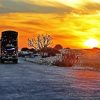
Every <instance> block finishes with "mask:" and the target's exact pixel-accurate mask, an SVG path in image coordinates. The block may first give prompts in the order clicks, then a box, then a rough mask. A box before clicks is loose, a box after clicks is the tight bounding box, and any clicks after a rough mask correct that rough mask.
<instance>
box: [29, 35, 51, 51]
mask: <svg viewBox="0 0 100 100" xmlns="http://www.w3.org/2000/svg"><path fill="white" fill-rule="evenodd" d="M51 43H52V37H51V36H50V35H48V34H45V35H44V34H42V35H38V36H37V37H36V38H32V39H28V46H31V47H33V48H34V49H37V50H38V49H39V50H41V49H43V48H47V47H48V46H49V45H50V44H51Z"/></svg>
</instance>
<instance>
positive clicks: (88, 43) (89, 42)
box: [84, 38, 99, 48]
mask: <svg viewBox="0 0 100 100" xmlns="http://www.w3.org/2000/svg"><path fill="white" fill-rule="evenodd" d="M84 44H85V46H87V47H90V48H94V47H98V45H99V42H98V40H96V39H92V38H91V39H88V40H87V41H85V42H84Z"/></svg>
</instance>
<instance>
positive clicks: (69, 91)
mask: <svg viewBox="0 0 100 100" xmlns="http://www.w3.org/2000/svg"><path fill="white" fill-rule="evenodd" d="M0 100H100V72H98V71H90V70H77V69H73V68H71V67H67V68H65V67H56V66H47V65H39V64H34V63H31V62H26V61H23V59H21V58H20V59H19V64H0Z"/></svg>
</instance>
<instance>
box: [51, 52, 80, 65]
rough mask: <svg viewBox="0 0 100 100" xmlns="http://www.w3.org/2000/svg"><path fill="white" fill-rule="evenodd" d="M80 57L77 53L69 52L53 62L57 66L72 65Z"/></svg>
mask: <svg viewBox="0 0 100 100" xmlns="http://www.w3.org/2000/svg"><path fill="white" fill-rule="evenodd" d="M77 60H78V58H77V56H76V54H75V53H71V52H69V53H67V54H62V56H61V58H60V59H59V60H57V61H55V62H54V63H53V65H56V66H61V67H62V66H65V67H72V66H73V65H74V64H75V63H76V62H77Z"/></svg>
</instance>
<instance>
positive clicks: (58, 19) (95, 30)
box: [0, 0, 100, 48]
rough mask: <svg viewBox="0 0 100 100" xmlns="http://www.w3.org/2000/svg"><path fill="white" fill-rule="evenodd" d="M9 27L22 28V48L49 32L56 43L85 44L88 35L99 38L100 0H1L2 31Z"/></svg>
mask: <svg viewBox="0 0 100 100" xmlns="http://www.w3.org/2000/svg"><path fill="white" fill-rule="evenodd" d="M8 29H9V30H16V31H18V32H19V48H22V47H27V46H28V45H27V39H28V38H32V37H35V36H36V35H37V34H46V33H47V34H50V35H51V36H52V38H53V44H52V45H53V46H54V45H55V44H62V46H64V47H70V48H86V46H85V45H84V42H85V41H86V40H88V39H91V38H94V39H96V40H98V41H99V42H100V0H0V32H2V31H4V30H8ZM99 47H100V46H99Z"/></svg>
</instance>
